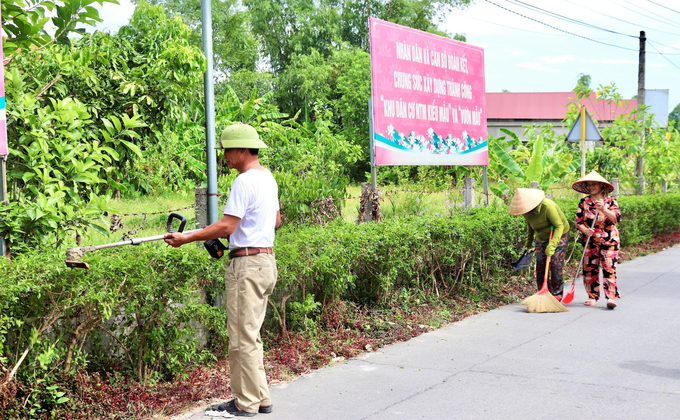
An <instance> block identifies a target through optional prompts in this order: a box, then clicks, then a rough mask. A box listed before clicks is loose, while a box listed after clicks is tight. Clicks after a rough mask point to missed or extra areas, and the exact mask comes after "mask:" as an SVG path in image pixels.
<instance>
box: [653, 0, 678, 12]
mask: <svg viewBox="0 0 680 420" xmlns="http://www.w3.org/2000/svg"><path fill="white" fill-rule="evenodd" d="M647 1H648V2H650V3H652V4H656V5H657V6H659V7H663V8H664V9H668V10H670V11H671V12H675V13H678V14H680V12H678V11H677V10H675V9H671V8H670V7H667V6H664V5H663V4H659V3H657V2H655V1H652V0H647Z"/></svg>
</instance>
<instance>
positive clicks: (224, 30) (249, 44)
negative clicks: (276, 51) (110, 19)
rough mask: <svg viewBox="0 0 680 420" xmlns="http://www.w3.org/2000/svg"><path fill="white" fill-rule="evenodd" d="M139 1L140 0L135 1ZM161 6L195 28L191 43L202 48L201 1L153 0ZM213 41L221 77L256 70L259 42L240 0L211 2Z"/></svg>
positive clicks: (135, 1)
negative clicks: (244, 70)
mask: <svg viewBox="0 0 680 420" xmlns="http://www.w3.org/2000/svg"><path fill="white" fill-rule="evenodd" d="M132 2H133V3H134V4H138V3H139V0H132ZM149 3H150V4H152V5H161V6H163V7H164V8H165V10H166V12H167V13H168V15H170V16H173V15H177V16H179V17H181V18H182V19H183V20H184V22H185V23H186V24H187V25H189V26H190V27H191V28H192V31H191V34H190V35H189V42H190V44H191V45H193V46H196V47H199V48H202V45H203V41H202V39H203V36H202V28H203V26H202V23H201V0H151V1H150V2H149ZM210 6H211V8H210V13H211V17H212V26H211V28H210V33H211V34H212V42H213V66H214V69H215V72H216V74H217V78H218V80H224V79H225V78H228V77H229V76H230V75H231V74H232V72H235V71H239V70H243V69H247V70H250V71H251V72H252V71H255V67H256V65H257V62H258V60H259V41H258V39H257V37H256V36H255V35H254V34H253V33H252V31H251V30H250V23H249V13H248V11H247V10H246V9H244V8H243V7H242V6H241V5H240V2H239V1H238V0H213V1H211V3H210Z"/></svg>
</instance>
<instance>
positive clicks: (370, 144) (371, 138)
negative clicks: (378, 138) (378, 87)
mask: <svg viewBox="0 0 680 420" xmlns="http://www.w3.org/2000/svg"><path fill="white" fill-rule="evenodd" d="M368 135H369V138H368V148H369V149H370V155H371V188H373V192H376V191H378V185H377V181H376V168H375V134H374V133H373V98H372V97H371V98H368Z"/></svg>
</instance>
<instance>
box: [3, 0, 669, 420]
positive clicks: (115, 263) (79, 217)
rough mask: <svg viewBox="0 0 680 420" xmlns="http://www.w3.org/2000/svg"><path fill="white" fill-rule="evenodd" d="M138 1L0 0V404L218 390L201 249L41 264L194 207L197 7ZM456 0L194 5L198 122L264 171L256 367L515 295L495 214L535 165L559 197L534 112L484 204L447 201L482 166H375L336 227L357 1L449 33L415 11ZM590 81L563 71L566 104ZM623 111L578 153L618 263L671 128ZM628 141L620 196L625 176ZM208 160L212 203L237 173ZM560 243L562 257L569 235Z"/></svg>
mask: <svg viewBox="0 0 680 420" xmlns="http://www.w3.org/2000/svg"><path fill="white" fill-rule="evenodd" d="M104 2H110V1H107V0H104ZM161 3H162V5H151V4H148V3H145V2H139V4H138V5H137V9H136V11H135V14H134V15H133V17H132V19H131V21H130V22H129V24H128V25H126V26H124V27H122V28H121V29H120V31H119V32H118V33H115V34H109V33H101V32H95V33H87V32H86V31H84V30H82V29H83V26H82V25H91V24H93V23H94V22H96V21H97V20H99V16H98V14H97V11H96V9H94V8H92V7H90V6H92V4H93V1H89V0H57V1H54V2H52V1H40V2H25V1H23V0H9V1H3V2H2V3H1V7H2V19H3V21H2V27H3V30H4V31H5V32H6V33H7V34H8V38H7V39H5V40H4V41H3V42H4V50H3V51H4V54H5V57H6V58H8V63H7V64H6V66H5V75H6V91H7V93H6V96H7V131H8V138H9V149H10V155H9V157H8V161H7V164H8V190H9V197H8V201H7V202H6V203H0V232H1V233H2V235H4V237H5V239H6V245H7V249H8V250H9V255H8V257H9V258H3V259H2V261H1V262H0V417H2V418H3V419H11V420H15V419H50V418H59V419H100V418H114V419H123V418H125V419H145V418H150V417H152V416H164V415H172V414H175V413H178V412H179V411H181V410H182V409H184V408H186V407H187V406H189V405H190V404H193V403H195V402H197V401H205V400H207V399H210V398H225V397H227V396H228V395H229V394H230V391H229V366H228V363H227V362H226V353H225V352H226V348H227V347H226V340H227V339H228V337H226V336H225V331H224V325H225V312H224V311H223V310H221V308H220V307H219V303H220V302H221V301H222V299H221V298H222V295H223V263H224V260H212V259H211V258H210V257H209V256H208V254H207V253H206V252H205V250H204V249H202V248H201V247H198V246H197V247H183V248H182V249H181V250H175V249H171V248H169V247H167V246H165V245H164V244H163V243H162V242H157V243H150V244H143V245H141V246H138V247H120V248H113V249H108V250H104V251H98V252H93V253H88V254H86V256H85V257H84V258H83V259H84V260H85V261H87V263H88V264H89V265H90V267H91V269H90V270H74V269H70V268H67V267H66V266H65V265H64V257H65V252H66V248H67V247H73V246H81V245H82V246H84V245H93V244H103V243H108V242H115V241H119V240H122V239H123V238H130V237H140V236H151V235H156V234H159V233H161V232H163V231H164V230H165V221H166V220H167V216H168V212H169V211H171V210H173V211H177V212H178V213H181V214H183V215H184V216H186V217H187V219H188V225H189V226H193V224H194V222H195V214H194V212H195V209H194V188H196V187H199V186H203V185H204V184H205V180H206V174H205V167H206V165H205V163H204V162H205V160H206V154H205V146H204V144H205V129H204V127H205V117H204V109H203V107H204V102H203V93H202V86H203V81H202V79H203V72H204V71H205V67H206V59H205V57H204V56H203V54H202V51H201V48H200V19H199V14H200V10H199V11H197V10H196V9H195V7H193V5H192V4H189V3H187V2H185V1H183V0H168V1H165V2H161ZM467 3H468V1H467V0H445V1H418V2H416V1H406V2H404V3H403V5H404V7H392V6H393V4H392V2H386V1H382V0H379V1H374V2H369V3H367V4H364V3H361V4H358V3H356V2H353V1H343V2H340V3H338V2H325V1H322V2H315V3H314V5H310V4H309V2H303V1H297V0H294V1H287V2H278V1H273V0H271V1H270V0H258V1H250V0H244V1H243V2H242V3H239V4H241V5H242V6H243V7H234V6H235V5H236V3H232V2H229V1H225V2H214V10H213V20H214V25H215V27H214V28H213V29H214V37H215V44H216V46H215V51H216V52H215V57H213V58H214V61H215V66H216V72H217V73H218V75H219V77H218V83H217V87H216V101H215V110H216V128H217V132H218V133H219V132H220V131H221V130H222V129H223V128H224V127H226V126H228V125H230V124H232V123H235V122H244V123H248V124H251V125H253V126H254V127H256V128H257V130H258V131H259V133H260V135H261V136H262V138H263V140H264V141H265V143H267V144H268V145H269V146H270V148H269V149H267V150H265V151H263V154H262V159H261V160H262V162H263V164H264V165H265V166H267V167H269V168H270V169H271V170H272V172H273V173H274V176H275V177H276V180H277V182H278V184H279V189H280V201H281V209H282V215H283V218H284V222H285V223H284V226H283V227H282V228H281V229H280V230H279V231H277V239H276V253H277V260H278V264H279V271H280V278H279V283H278V285H277V288H276V292H275V294H274V295H273V296H272V298H271V300H270V308H269V309H270V311H269V314H268V317H267V321H266V325H265V328H264V330H263V340H264V345H265V349H266V365H267V366H266V369H267V371H268V374H269V377H270V379H271V380H272V382H274V383H275V382H277V381H282V380H289V379H291V378H294V377H296V376H298V375H300V374H303V373H305V372H308V371H310V370H311V369H316V368H318V367H321V366H324V365H327V364H329V363H333V362H338V361H341V360H343V359H345V358H348V357H353V356H355V355H357V354H359V353H361V352H364V351H374V350H376V349H378V348H380V347H383V346H385V345H388V344H390V343H393V342H398V341H402V340H406V339H409V338H411V337H414V336H417V335H419V334H422V333H425V332H427V331H431V330H432V329H435V328H439V327H441V326H443V325H446V324H448V323H450V322H454V321H457V320H460V319H463V318H465V317H467V316H470V315H473V314H475V313H479V312H481V311H486V310H490V309H493V308H495V307H498V306H499V305H504V304H508V303H513V302H517V301H518V300H519V299H521V298H523V297H525V296H526V295H527V294H529V293H531V292H532V291H533V290H534V287H535V286H534V284H533V283H534V282H533V280H532V278H531V275H530V274H529V273H528V272H520V273H518V272H513V271H512V270H511V268H510V265H509V263H510V261H512V260H514V259H516V258H517V256H518V252H519V250H520V248H521V243H522V242H523V239H524V238H523V237H524V225H523V221H522V220H521V218H516V217H515V218H513V217H510V216H509V215H508V212H507V203H508V200H509V199H510V197H511V192H512V191H513V190H514V189H515V188H517V187H527V186H528V185H529V183H530V182H531V181H538V182H539V185H540V187H541V188H542V189H543V190H545V191H546V193H547V194H549V195H550V196H551V197H552V198H553V199H555V200H556V201H557V202H558V203H559V205H560V206H562V208H563V209H564V211H565V214H567V215H570V214H574V211H575V209H576V204H577V202H578V201H577V197H576V195H575V193H574V191H573V190H571V188H570V185H571V183H572V182H573V181H575V180H576V178H577V176H578V172H579V171H578V167H579V163H580V162H579V159H580V151H577V150H575V149H573V148H572V147H571V146H570V145H569V144H568V143H566V142H564V141H563V140H562V139H561V138H558V137H557V136H556V135H555V134H554V132H553V131H552V130H551V129H550V127H549V126H527V127H526V137H527V138H528V142H524V143H523V142H522V141H520V140H519V138H517V136H515V135H514V134H512V133H511V132H510V131H505V132H504V133H505V136H503V137H500V138H490V139H489V145H490V146H489V157H490V163H489V166H488V175H489V176H488V178H489V188H490V191H491V195H490V196H489V197H488V200H489V206H488V207H485V206H484V205H483V203H484V200H485V197H483V196H482V195H481V193H480V191H481V187H480V186H479V185H480V184H481V182H478V184H477V185H478V188H477V195H476V203H478V204H479V205H478V206H475V207H466V206H463V205H461V204H462V202H463V198H462V192H461V190H462V185H463V179H464V178H465V177H470V178H475V179H476V180H478V181H481V179H482V168H479V167H381V168H380V169H379V171H378V185H379V187H380V190H381V191H382V195H381V197H382V198H381V202H380V204H381V209H382V216H383V217H382V219H381V221H380V222H379V223H362V224H359V223H357V218H358V217H359V207H360V204H359V197H360V196H361V186H360V184H361V183H362V182H366V181H368V176H367V171H368V169H369V162H368V156H369V154H368V149H367V147H368V146H367V141H366V139H367V137H368V120H367V100H368V96H369V94H370V77H369V76H370V67H369V57H368V53H367V48H368V42H367V30H366V29H367V28H366V22H367V19H366V17H367V16H366V13H369V14H370V15H371V16H375V17H378V18H381V19H385V20H390V21H392V22H396V23H400V24H403V25H408V26H411V27H413V28H416V29H420V30H425V31H430V32H433V33H438V34H440V35H443V36H449V37H451V38H456V39H459V40H462V41H464V37H463V36H460V35H454V34H447V33H443V32H441V31H439V30H438V29H437V22H438V19H439V18H440V17H441V16H442V13H445V11H446V10H447V9H448V8H451V7H464V6H465V5H466V4H467ZM366 5H368V8H367V7H365V6H366ZM340 6H342V7H340ZM406 6H408V7H406ZM50 12H52V14H50ZM46 16H55V17H53V18H49V17H46ZM49 22H51V23H52V24H53V25H54V27H56V28H57V29H56V32H55V33H54V35H53V36H52V35H49V34H48V33H47V32H46V31H45V30H44V29H45V27H46V26H45V25H47V24H48V23H49ZM262 60H266V61H267V62H268V63H269V68H268V70H267V71H262V70H261V69H260V66H258V65H257V64H258V63H260V62H261V61H262ZM597 91H598V100H600V101H606V102H607V103H608V104H609V105H612V104H615V103H617V102H618V101H620V100H621V99H622V98H621V97H620V95H619V94H618V93H617V91H616V87H615V85H613V84H611V85H607V86H602V85H601V86H599V87H598V89H597ZM590 92H591V90H590V87H589V86H588V85H585V84H583V83H582V82H579V83H578V84H577V86H576V87H575V89H574V104H575V101H576V100H577V99H579V98H580V97H583V96H585V95H589V94H590ZM574 104H572V105H573V106H571V107H570V108H569V109H567V110H565V119H564V121H563V124H564V125H566V126H569V125H570V124H571V123H573V121H574V119H575V117H576V113H577V109H576V107H575V105H574ZM646 112H647V110H646V109H644V108H642V109H639V110H633V111H632V113H630V114H628V115H623V116H621V117H619V118H618V119H617V120H616V121H615V122H614V124H613V126H612V127H609V128H607V129H604V130H602V134H603V136H604V138H605V142H604V144H603V145H602V147H598V148H596V149H595V150H593V151H589V152H588V154H587V165H586V166H587V168H588V169H589V170H590V169H595V170H597V171H598V172H600V173H601V174H602V175H603V176H605V177H607V178H613V177H617V178H619V180H620V187H621V194H622V195H621V197H620V198H619V203H620V206H621V209H622V213H623V222H622V224H621V226H620V228H621V232H622V240H623V241H624V242H623V252H622V256H623V259H630V258H635V257H636V256H639V255H644V254H645V253H648V252H655V251H658V250H659V249H662V248H664V247H669V246H672V245H673V244H675V243H677V242H678V240H679V233H678V232H680V195H679V194H678V185H677V181H676V180H677V179H678V177H680V172H679V171H680V134H679V133H678V130H677V128H676V127H675V126H674V123H671V124H670V125H669V126H668V127H658V126H656V125H655V123H653V121H652V120H651V119H649V118H647V119H643V118H638V116H641V115H643V114H645V113H646ZM641 131H645V133H646V140H645V142H644V144H642V142H641V141H640V132H641ZM638 157H644V158H645V160H646V162H647V163H646V166H645V168H646V169H645V172H644V176H645V178H646V180H647V191H646V192H647V194H646V195H643V196H636V195H633V192H634V191H635V186H636V185H637V175H636V174H635V162H636V160H637V158H638ZM218 171H219V172H218V191H219V193H220V194H221V196H220V205H223V204H224V202H225V201H226V197H227V196H228V194H229V189H230V186H231V183H232V182H233V180H234V178H235V176H236V174H235V173H232V172H230V171H229V170H228V169H226V168H224V167H220V168H219V169H218ZM666 190H667V191H668V192H667V193H665V192H666ZM573 232H575V231H573ZM572 239H574V238H573V235H572ZM569 255H571V257H570V263H569V264H570V265H569V268H568V271H569V270H572V271H573V270H574V269H575V265H576V263H577V261H576V259H577V258H578V250H576V248H574V245H573V243H572V245H570V252H569ZM574 255H576V257H574ZM570 274H574V273H573V272H572V273H570Z"/></svg>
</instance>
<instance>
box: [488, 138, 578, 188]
mask: <svg viewBox="0 0 680 420" xmlns="http://www.w3.org/2000/svg"><path fill="white" fill-rule="evenodd" d="M546 128H549V127H546ZM530 130H531V128H530ZM530 130H528V131H530ZM501 131H502V132H503V133H505V134H507V135H508V136H510V139H509V140H505V139H506V138H505V136H503V137H499V138H495V139H494V138H491V139H490V141H489V151H490V152H491V153H490V157H491V159H490V162H489V166H490V168H491V169H492V170H495V171H496V172H497V173H498V174H499V176H500V179H499V180H498V183H497V185H496V186H490V189H491V191H492V192H493V193H494V194H496V195H497V196H498V197H501V198H503V196H504V195H507V191H508V190H510V189H511V186H519V187H529V185H530V183H531V182H532V181H538V183H539V186H540V188H541V189H542V190H547V189H548V188H550V186H551V185H552V184H554V183H555V182H557V181H559V180H560V179H562V178H564V177H565V176H568V175H570V174H573V173H575V171H576V170H577V169H578V168H579V166H580V162H579V161H578V160H575V159H574V158H573V156H572V154H571V153H568V152H565V151H564V150H561V148H560V147H559V146H558V145H556V144H555V143H554V142H550V143H551V145H550V146H552V147H546V141H545V139H544V138H545V133H546V132H548V131H547V130H541V134H539V135H537V137H536V139H535V140H534V141H531V142H529V143H528V144H527V145H526V146H523V145H522V142H521V141H520V139H519V138H518V137H517V135H516V134H515V133H513V132H512V131H510V130H507V129H505V128H501ZM515 146H516V147H517V149H516V150H513V151H510V152H508V151H507V149H509V148H511V147H515ZM529 153H530V156H531V157H530V159H528V163H526V162H527V157H528V155H529Z"/></svg>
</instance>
